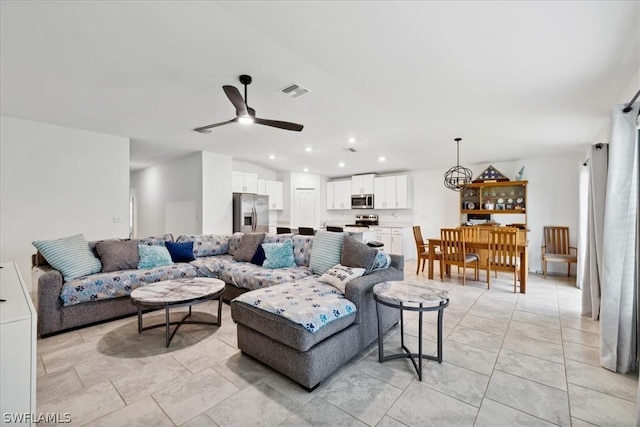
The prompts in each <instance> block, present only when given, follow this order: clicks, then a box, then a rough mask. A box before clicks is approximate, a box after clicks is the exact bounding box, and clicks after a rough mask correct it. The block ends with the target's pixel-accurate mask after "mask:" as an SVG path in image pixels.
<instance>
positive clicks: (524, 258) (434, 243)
mask: <svg viewBox="0 0 640 427" xmlns="http://www.w3.org/2000/svg"><path fill="white" fill-rule="evenodd" d="M428 240H429V269H428V271H427V277H428V278H429V279H433V261H434V260H435V257H434V256H433V254H435V253H436V248H438V247H440V246H441V245H442V241H441V239H440V238H439V237H436V238H430V239H428ZM465 246H466V247H467V248H468V249H474V250H483V249H484V250H487V251H488V250H489V242H488V241H470V242H465ZM527 252H528V250H527V244H526V243H518V254H519V255H520V293H523V294H524V293H526V292H527V276H528V275H529V257H528V254H527ZM479 267H480V268H481V269H483V267H484V269H486V268H487V266H486V265H485V266H483V265H482V264H480V266H479Z"/></svg>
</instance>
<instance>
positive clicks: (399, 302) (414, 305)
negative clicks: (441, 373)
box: [373, 280, 449, 381]
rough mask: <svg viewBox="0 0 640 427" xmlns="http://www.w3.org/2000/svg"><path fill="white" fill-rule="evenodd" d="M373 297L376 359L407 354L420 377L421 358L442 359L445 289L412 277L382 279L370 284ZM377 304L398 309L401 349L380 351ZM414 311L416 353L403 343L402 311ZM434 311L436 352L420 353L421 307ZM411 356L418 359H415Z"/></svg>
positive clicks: (447, 297) (381, 342)
mask: <svg viewBox="0 0 640 427" xmlns="http://www.w3.org/2000/svg"><path fill="white" fill-rule="evenodd" d="M373 299H374V300H375V301H376V312H377V314H378V360H379V361H380V363H382V362H385V361H387V360H392V359H399V358H409V359H411V363H412V364H413V367H414V368H415V370H416V372H417V374H418V379H419V380H420V381H422V359H429V360H435V361H437V362H439V363H442V315H443V313H444V309H445V308H446V307H448V306H449V293H448V292H447V291H446V290H443V289H437V288H434V287H430V286H428V285H426V284H425V283H424V282H418V281H415V280H406V281H404V280H403V281H397V282H382V283H378V284H377V285H375V286H374V287H373ZM380 304H382V305H386V306H388V307H393V308H397V309H399V310H400V345H401V347H402V350H404V353H398V354H392V355H389V356H385V355H384V347H383V341H382V336H383V332H384V331H383V330H382V322H381V321H380ZM405 310H408V311H417V312H418V322H419V323H418V353H412V352H411V351H409V349H408V348H407V347H406V346H405V345H404V316H403V312H404V311H405ZM436 310H437V311H438V355H437V356H431V355H427V354H422V313H424V312H425V311H436ZM415 358H417V359H418V363H416V360H415Z"/></svg>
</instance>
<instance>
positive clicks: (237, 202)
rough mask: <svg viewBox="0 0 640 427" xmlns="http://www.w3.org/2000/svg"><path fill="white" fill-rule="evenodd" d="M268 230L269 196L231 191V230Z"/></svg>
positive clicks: (251, 231)
mask: <svg viewBox="0 0 640 427" xmlns="http://www.w3.org/2000/svg"><path fill="white" fill-rule="evenodd" d="M236 231H242V232H243V233H268V232H269V196H259V195H257V194H246V193H233V232H234V233H235V232H236Z"/></svg>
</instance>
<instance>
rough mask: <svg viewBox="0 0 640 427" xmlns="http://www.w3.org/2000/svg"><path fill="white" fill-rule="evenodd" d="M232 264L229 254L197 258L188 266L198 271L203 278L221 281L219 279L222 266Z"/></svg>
mask: <svg viewBox="0 0 640 427" xmlns="http://www.w3.org/2000/svg"><path fill="white" fill-rule="evenodd" d="M229 263H234V261H233V257H232V256H231V255H229V254H225V255H216V256H205V257H198V258H196V259H195V260H193V261H191V262H190V263H189V264H191V265H193V266H194V267H195V268H197V269H198V274H199V275H200V276H204V277H212V278H214V279H222V278H221V277H220V273H221V271H222V270H223V269H224V266H225V265H227V264H229Z"/></svg>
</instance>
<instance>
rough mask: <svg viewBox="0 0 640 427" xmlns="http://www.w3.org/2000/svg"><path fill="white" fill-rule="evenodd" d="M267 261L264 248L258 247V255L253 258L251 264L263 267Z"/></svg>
mask: <svg viewBox="0 0 640 427" xmlns="http://www.w3.org/2000/svg"><path fill="white" fill-rule="evenodd" d="M265 259H267V254H265V253H264V248H263V247H262V245H260V246H258V248H257V249H256V253H255V254H253V257H251V264H255V265H260V266H261V265H262V264H264V260H265Z"/></svg>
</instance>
